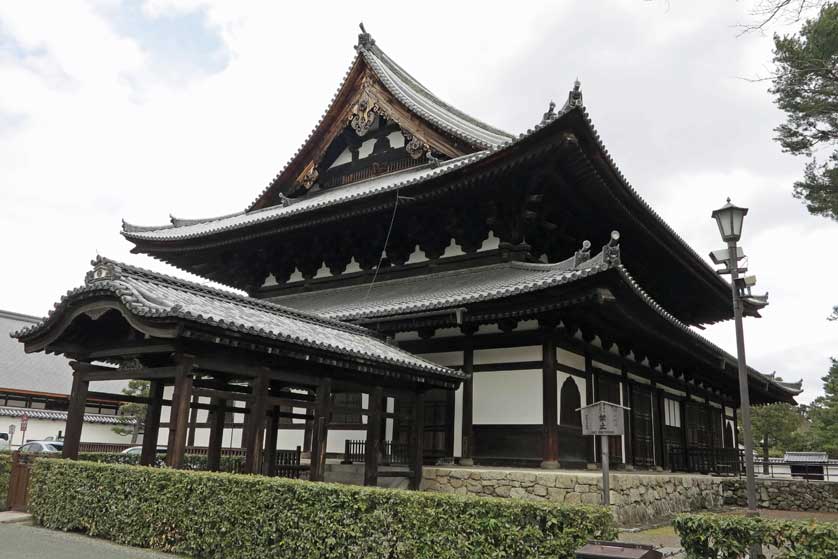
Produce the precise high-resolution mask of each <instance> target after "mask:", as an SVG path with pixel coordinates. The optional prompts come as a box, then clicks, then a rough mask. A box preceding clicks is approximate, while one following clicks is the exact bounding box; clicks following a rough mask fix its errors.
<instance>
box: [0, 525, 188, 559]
mask: <svg viewBox="0 0 838 559" xmlns="http://www.w3.org/2000/svg"><path fill="white" fill-rule="evenodd" d="M177 557H178V556H176V555H169V554H168V553H156V552H152V551H147V550H144V549H138V548H135V547H125V546H122V545H114V544H112V543H110V542H108V541H105V540H99V539H96V538H89V537H87V536H83V535H81V534H69V533H67V532H59V531H57V530H47V529H46V528H39V527H37V526H32V525H30V524H21V523H17V524H0V559H105V558H107V559H111V558H114V559H175V558H177Z"/></svg>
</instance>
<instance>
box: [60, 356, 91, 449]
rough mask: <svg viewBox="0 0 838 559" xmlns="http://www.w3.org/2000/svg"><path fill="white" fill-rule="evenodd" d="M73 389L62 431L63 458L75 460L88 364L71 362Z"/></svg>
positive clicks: (84, 400) (85, 392)
mask: <svg viewBox="0 0 838 559" xmlns="http://www.w3.org/2000/svg"><path fill="white" fill-rule="evenodd" d="M70 366H71V367H72V368H73V387H72V388H71V389H70V406H69V408H68V411H67V425H66V427H65V429H64V448H63V449H62V451H61V456H62V457H63V458H70V459H72V460H76V459H77V458H78V457H79V443H80V442H81V430H82V426H83V425H84V406H85V402H86V401H87V388H88V386H89V385H90V382H89V381H88V380H87V377H86V376H85V375H86V374H87V371H88V370H89V368H90V364H89V363H77V362H72V363H70Z"/></svg>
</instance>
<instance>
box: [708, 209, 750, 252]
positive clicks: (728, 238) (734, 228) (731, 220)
mask: <svg viewBox="0 0 838 559" xmlns="http://www.w3.org/2000/svg"><path fill="white" fill-rule="evenodd" d="M747 214H748V208H740V207H739V206H734V205H733V204H731V202H730V198H728V199H727V204H725V205H724V206H722V207H721V208H719V209H718V210H715V211H713V213H712V214H710V215H711V216H712V217H713V219H715V220H716V224H717V225H718V226H719V233H721V235H722V240H723V241H724V242H726V243H729V242H734V243H735V242H736V241H738V240H739V238H740V237H741V236H742V222H743V221H745V216H746V215H747Z"/></svg>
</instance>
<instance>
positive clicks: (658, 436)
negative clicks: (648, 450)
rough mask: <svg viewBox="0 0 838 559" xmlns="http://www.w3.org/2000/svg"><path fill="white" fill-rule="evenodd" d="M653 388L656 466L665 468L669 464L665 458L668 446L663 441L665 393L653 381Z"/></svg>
mask: <svg viewBox="0 0 838 559" xmlns="http://www.w3.org/2000/svg"><path fill="white" fill-rule="evenodd" d="M652 387H653V391H652V394H653V396H654V403H655V422H654V425H653V426H652V427H653V429H654V430H655V465H656V466H657V467H659V468H663V467H664V466H665V465H666V463H667V459H666V456H665V452H666V450H665V449H666V445H664V441H663V422H664V417H665V415H664V409H663V405H664V402H663V391H662V390H661V389H660V388H657V385H656V384H655V383H654V381H652Z"/></svg>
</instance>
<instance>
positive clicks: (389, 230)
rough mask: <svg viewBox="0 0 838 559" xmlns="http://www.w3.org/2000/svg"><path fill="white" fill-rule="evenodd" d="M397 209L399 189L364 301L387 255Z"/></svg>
mask: <svg viewBox="0 0 838 559" xmlns="http://www.w3.org/2000/svg"><path fill="white" fill-rule="evenodd" d="M397 209H399V189H398V188H397V189H396V203H395V204H393V215H391V216H390V227H388V228H387V236H386V237H384V248H383V249H381V256H380V257H379V258H378V265H377V266H376V267H375V274H373V276H372V281H371V282H370V285H369V287H368V288H367V294H366V295H364V301H365V302H366V300H367V299H368V298H369V296H370V293H371V292H372V286H373V285H375V280H376V279H378V271H379V270H380V269H381V263H382V262H384V255H385V254H386V253H387V245H388V244H389V242H390V233H392V232H393V224H394V223H395V222H396V210H397Z"/></svg>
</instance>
